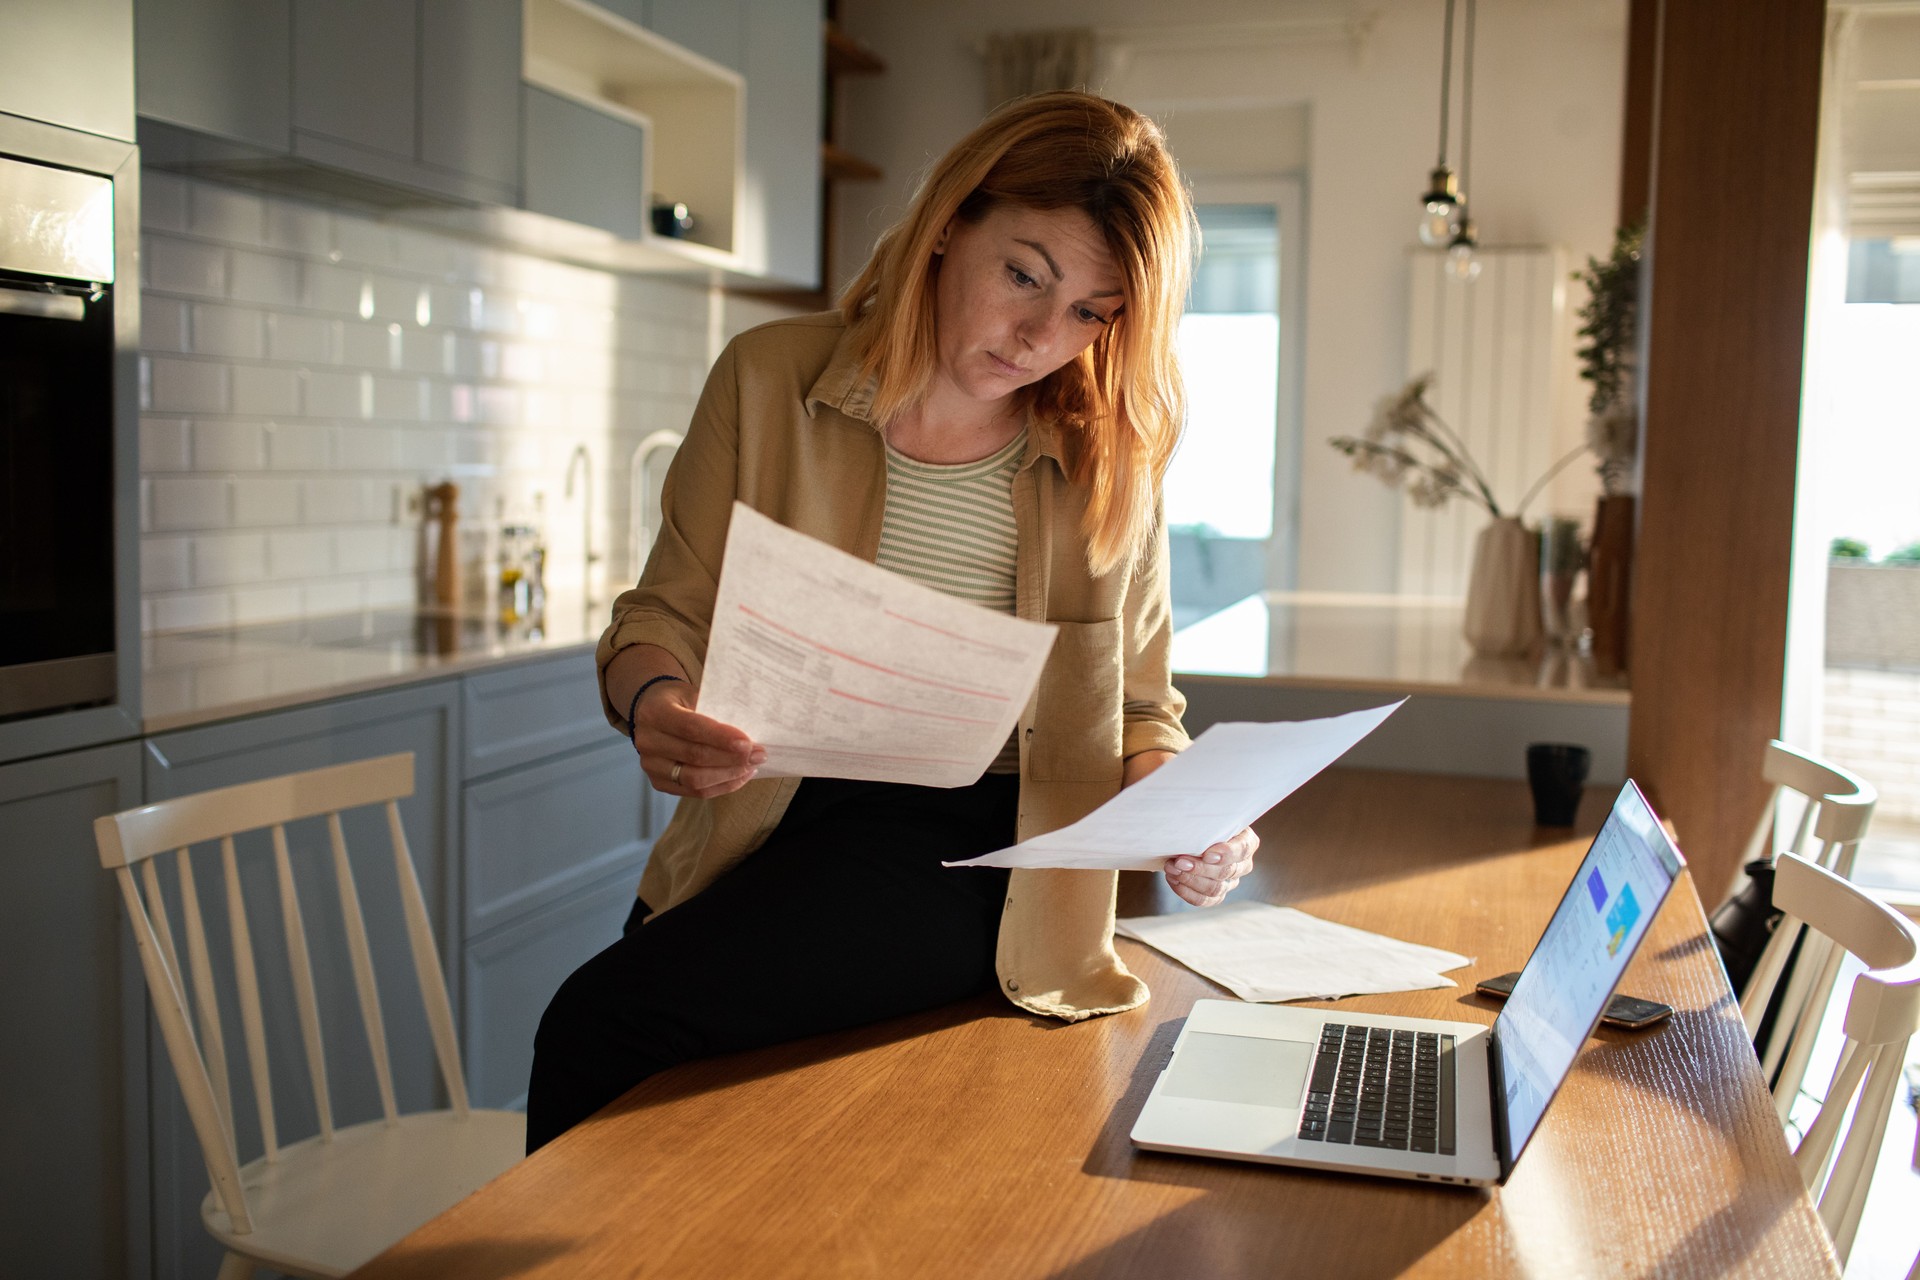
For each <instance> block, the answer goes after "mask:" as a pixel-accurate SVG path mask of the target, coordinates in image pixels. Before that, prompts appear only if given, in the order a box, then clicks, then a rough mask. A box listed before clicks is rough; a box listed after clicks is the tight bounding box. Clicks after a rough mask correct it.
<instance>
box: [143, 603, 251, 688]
mask: <svg viewBox="0 0 1920 1280" xmlns="http://www.w3.org/2000/svg"><path fill="white" fill-rule="evenodd" d="M232 625H233V595H232V593H231V592H227V591H182V592H171V593H163V594H159V595H156V596H154V597H153V629H154V630H155V631H188V630H195V629H198V628H201V627H227V626H232ZM217 670H219V668H218V667H204V668H201V671H202V673H204V672H206V671H217Z"/></svg>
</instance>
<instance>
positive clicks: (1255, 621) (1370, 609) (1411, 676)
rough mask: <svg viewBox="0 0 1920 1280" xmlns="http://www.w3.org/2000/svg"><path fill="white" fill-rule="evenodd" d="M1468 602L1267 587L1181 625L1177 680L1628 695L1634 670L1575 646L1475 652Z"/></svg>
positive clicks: (1527, 697)
mask: <svg viewBox="0 0 1920 1280" xmlns="http://www.w3.org/2000/svg"><path fill="white" fill-rule="evenodd" d="M1463 612H1464V610H1463V607H1462V605H1461V602H1460V601H1458V600H1442V599H1428V598H1412V597H1406V596H1386V595H1344V594H1336V593H1331V592H1279V591H1275V592H1267V593H1265V594H1263V595H1252V596H1248V597H1247V598H1246V599H1244V600H1241V601H1239V602H1238V603H1236V604H1233V605H1229V606H1228V607H1227V608H1225V609H1222V610H1221V611H1220V612H1218V613H1215V614H1210V615H1208V616H1207V617H1205V618H1202V619H1200V620H1199V621H1198V622H1195V623H1193V624H1191V625H1189V626H1187V627H1184V628H1182V629H1181V630H1180V631H1177V632H1175V633H1174V637H1173V669H1174V672H1175V674H1176V680H1177V681H1185V680H1188V679H1201V680H1211V679H1222V680H1254V681H1260V682H1263V683H1267V684H1274V685H1290V686H1294V687H1299V688H1317V689H1348V690H1355V691H1362V692H1380V693H1425V694H1444V695H1449V696H1453V697H1470V698H1505V699H1510V700H1518V701H1539V702H1582V703H1597V704H1602V705H1617V706H1622V707H1624V706H1626V705H1628V700H1629V695H1628V692H1627V682H1626V677H1625V676H1624V675H1619V676H1613V677H1604V676H1601V675H1600V674H1599V673H1597V672H1596V671H1595V670H1594V667H1593V660H1592V659H1591V658H1590V657H1588V656H1587V655H1585V654H1582V653H1580V652H1579V651H1578V650H1575V649H1570V648H1566V647H1562V646H1549V647H1548V648H1547V649H1546V650H1545V651H1544V652H1543V653H1542V654H1540V655H1539V656H1536V657H1529V658H1483V657H1479V656H1477V655H1475V654H1474V652H1473V651H1472V650H1471V649H1469V648H1468V647H1467V642H1466V640H1465V639H1464V638H1463V637H1462V635H1461V631H1460V627H1461V620H1462V615H1463Z"/></svg>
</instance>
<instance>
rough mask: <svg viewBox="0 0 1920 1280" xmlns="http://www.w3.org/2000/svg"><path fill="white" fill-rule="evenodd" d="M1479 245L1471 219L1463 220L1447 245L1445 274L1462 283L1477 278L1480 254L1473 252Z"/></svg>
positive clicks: (1478, 276) (1471, 281)
mask: <svg viewBox="0 0 1920 1280" xmlns="http://www.w3.org/2000/svg"><path fill="white" fill-rule="evenodd" d="M1479 247H1480V242H1479V239H1478V237H1477V236H1475V235H1474V228H1473V221H1472V219H1468V220H1466V221H1463V222H1462V223H1461V224H1460V229H1459V230H1458V231H1457V232H1455V233H1454V237H1453V243H1452V244H1450V245H1448V246H1447V274H1448V275H1450V276H1452V277H1453V278H1454V279H1455V280H1458V281H1459V282H1460V283H1462V284H1472V283H1473V282H1474V281H1475V280H1477V279H1479V278H1480V256H1479V255H1478V254H1477V253H1475V252H1474V250H1476V249H1478V248H1479Z"/></svg>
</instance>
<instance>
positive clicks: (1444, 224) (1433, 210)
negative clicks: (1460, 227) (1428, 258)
mask: <svg viewBox="0 0 1920 1280" xmlns="http://www.w3.org/2000/svg"><path fill="white" fill-rule="evenodd" d="M1458 212H1459V206H1458V205H1456V204H1454V202H1453V201H1451V200H1434V199H1432V198H1429V199H1428V200H1427V207H1426V211H1425V212H1424V213H1422V214H1421V216H1420V243H1421V244H1423V245H1425V246H1427V248H1429V249H1438V248H1440V247H1441V246H1442V245H1444V244H1446V243H1447V242H1448V241H1450V240H1451V239H1453V231H1454V217H1455V215H1456V214H1457V213H1458Z"/></svg>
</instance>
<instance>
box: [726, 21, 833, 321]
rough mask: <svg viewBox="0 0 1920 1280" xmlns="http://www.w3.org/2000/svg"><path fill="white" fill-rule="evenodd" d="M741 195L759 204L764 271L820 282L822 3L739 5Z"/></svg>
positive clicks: (756, 218) (805, 283) (753, 215)
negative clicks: (743, 117) (743, 111)
mask: <svg viewBox="0 0 1920 1280" xmlns="http://www.w3.org/2000/svg"><path fill="white" fill-rule="evenodd" d="M745 12H746V15H747V23H746V76H747V146H746V151H747V155H746V165H747V190H748V191H750V192H758V193H759V195H758V197H757V198H758V200H759V207H758V208H757V209H755V210H750V211H749V212H748V216H747V225H748V227H749V229H750V230H751V229H753V228H754V227H755V225H756V223H757V224H758V231H759V235H758V237H757V238H758V239H759V240H760V241H761V243H762V245H763V246H764V249H763V251H764V255H765V257H764V262H765V272H766V274H767V275H769V276H771V277H773V278H774V279H776V280H782V281H786V282H788V283H790V284H794V285H797V286H799V287H801V288H806V289H812V288H817V287H819V285H820V100H821V94H822V92H823V84H822V79H823V77H824V75H825V55H824V52H823V50H822V47H821V41H822V36H821V31H822V21H823V18H824V16H825V15H824V13H823V11H822V9H821V4H820V0H745Z"/></svg>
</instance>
